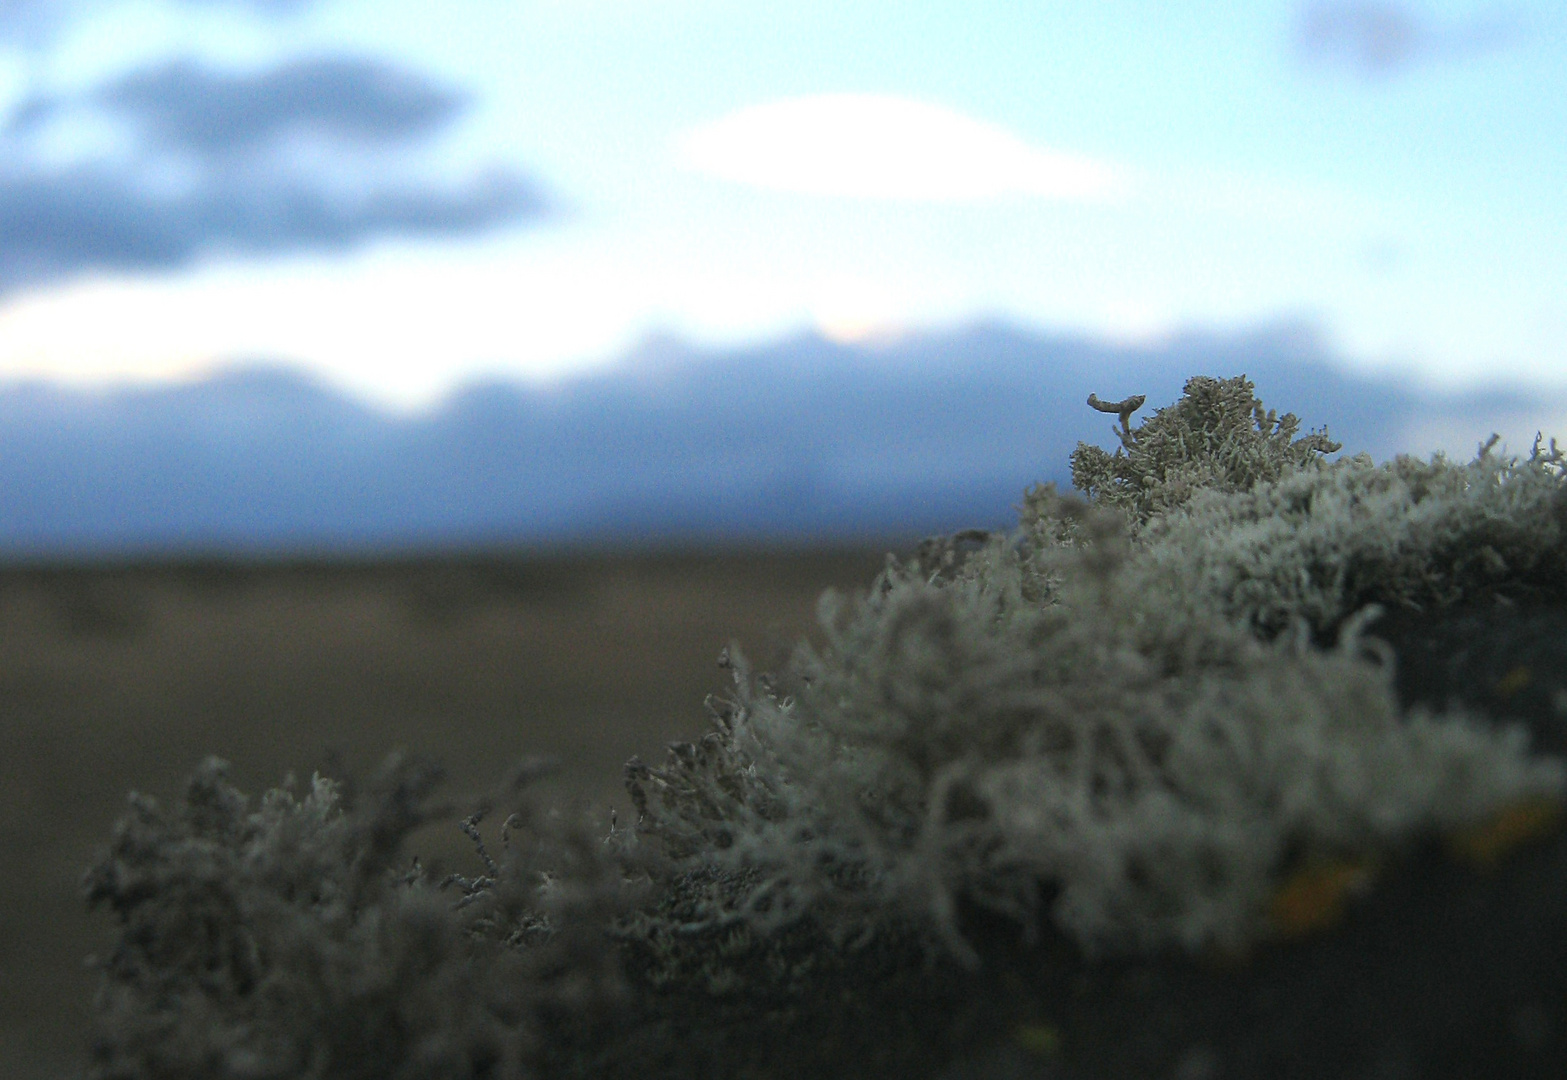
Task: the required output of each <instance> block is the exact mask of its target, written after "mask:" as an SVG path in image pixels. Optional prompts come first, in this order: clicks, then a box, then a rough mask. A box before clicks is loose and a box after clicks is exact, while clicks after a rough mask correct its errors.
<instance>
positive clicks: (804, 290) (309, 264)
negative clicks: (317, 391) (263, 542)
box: [0, 0, 1567, 409]
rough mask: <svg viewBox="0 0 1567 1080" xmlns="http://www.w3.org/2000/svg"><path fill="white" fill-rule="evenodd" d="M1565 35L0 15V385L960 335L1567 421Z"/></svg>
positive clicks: (1003, 12)
mask: <svg viewBox="0 0 1567 1080" xmlns="http://www.w3.org/2000/svg"><path fill="white" fill-rule="evenodd" d="M1564 191H1567V7H1563V6H1562V5H1560V4H1553V3H1549V2H1533V3H1520V4H1512V5H1506V6H1499V5H1496V4H1491V3H1456V2H1455V3H1436V2H1418V3H1417V2H1407V3H1391V2H1389V3H1372V2H1328V0H1290V2H1282V3H1269V2H1260V0H1250V2H1245V3H1241V2H1236V3H1224V2H1214V3H1204V4H1181V3H1168V2H1166V3H1159V2H1152V0H1149V2H1132V0H1102V2H1098V3H1091V4H1090V3H1064V2H1049V0H1032V2H1012V3H1002V2H991V0H966V2H965V3H963V4H950V3H944V4H937V3H923V2H918V0H887V2H884V0H833V2H818V0H789V2H787V3H763V2H743V0H727V2H726V0H442V2H441V3H439V4H433V3H428V2H413V0H162V2H144V0H0V379H14V378H45V379H52V380H59V381H63V382H70V383H76V384H94V383H102V382H105V381H116V380H126V379H131V380H162V379H189V378H193V377H199V376H201V375H202V374H204V373H206V372H209V371H212V370H214V369H216V368H219V367H222V366H225V365H229V364H234V363H249V362H281V363H287V364H291V365H295V366H299V367H302V368H304V369H306V370H308V371H310V372H312V373H314V374H316V375H317V376H319V377H320V378H321V379H323V380H324V381H326V382H329V383H331V384H333V385H336V386H340V387H342V388H344V389H346V390H349V391H351V392H353V393H355V394H358V395H360V396H362V397H364V398H367V399H370V400H373V401H375V402H376V403H378V404H382V405H385V406H388V407H391V408H396V409H418V408H421V407H424V406H427V405H429V404H431V403H432V402H434V401H436V400H438V399H439V398H440V396H441V395H443V394H445V393H447V392H449V391H451V390H452V389H453V388H455V387H457V386H459V385H461V384H463V383H466V382H469V381H472V380H475V379H480V378H495V377H502V378H514V379H520V380H525V381H532V382H547V381H550V380H553V379H559V378H562V377H565V376H569V375H571V374H573V373H576V372H583V371H590V370H596V369H601V368H604V367H605V366H606V365H611V364H613V363H615V362H616V361H617V359H618V358H620V357H623V356H625V355H627V354H628V352H630V351H632V350H634V349H635V347H636V346H637V344H638V343H639V342H644V341H646V340H648V339H650V338H658V337H668V336H673V337H675V338H679V339H684V340H688V341H690V342H693V343H696V344H698V345H704V346H714V347H721V346H730V345H738V344H746V343H754V342H761V341H766V340H771V339H775V338H777V337H780V336H783V335H788V334H796V333H800V332H803V331H814V332H817V333H821V334H823V335H825V336H828V337H830V338H834V339H836V340H847V341H854V340H866V341H876V340H884V339H887V338H895V337H896V336H898V335H901V334H907V333H913V332H918V331H919V330H921V329H925V328H945V327H951V326H955V325H960V324H962V323H964V322H966V321H971V320H975V319H1001V320H1006V321H1009V322H1011V323H1014V324H1016V325H1019V326H1022V327H1025V328H1031V329H1037V330H1039V331H1041V332H1047V333H1069V334H1084V335H1088V336H1091V337H1095V338H1101V339H1107V340H1112V341H1117V342H1137V343H1157V342H1158V341H1160V340H1163V339H1166V338H1168V337H1170V336H1171V335H1174V334H1177V333H1180V332H1183V331H1189V330H1193V329H1196V330H1203V331H1210V332H1212V331H1217V332H1230V331H1237V332H1239V331H1245V330H1249V329H1255V328H1257V327H1263V326H1268V325H1273V324H1277V323H1285V324H1290V325H1297V324H1298V325H1306V326H1309V327H1311V328H1312V329H1313V330H1314V331H1315V332H1317V333H1319V334H1320V335H1321V336H1322V339H1323V340H1324V341H1325V342H1327V343H1328V344H1329V345H1330V347H1331V348H1332V350H1333V351H1334V353H1335V354H1336V355H1338V356H1340V357H1342V359H1343V362H1344V363H1345V364H1346V365H1349V366H1353V367H1356V368H1360V369H1365V370H1377V371H1384V372H1395V373H1398V374H1400V375H1401V376H1407V377H1408V378H1409V379H1410V380H1412V381H1417V382H1420V383H1422V384H1426V385H1430V386H1434V387H1439V388H1447V389H1458V388H1464V387H1471V386H1480V385H1492V384H1496V383H1507V384H1512V385H1523V386H1539V387H1542V388H1544V387H1550V388H1553V389H1561V388H1564V387H1567V200H1564V199H1563V198H1562V195H1561V193H1562V192H1564Z"/></svg>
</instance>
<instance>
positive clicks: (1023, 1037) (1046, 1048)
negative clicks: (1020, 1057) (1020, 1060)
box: [1012, 1023, 1061, 1057]
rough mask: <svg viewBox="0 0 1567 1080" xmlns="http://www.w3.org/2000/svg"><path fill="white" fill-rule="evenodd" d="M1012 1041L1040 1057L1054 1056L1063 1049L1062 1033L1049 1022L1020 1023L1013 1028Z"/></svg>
mask: <svg viewBox="0 0 1567 1080" xmlns="http://www.w3.org/2000/svg"><path fill="white" fill-rule="evenodd" d="M1012 1041H1013V1042H1015V1043H1017V1044H1018V1046H1020V1047H1022V1048H1023V1049H1024V1050H1027V1051H1028V1052H1029V1053H1030V1054H1037V1055H1038V1056H1040V1057H1053V1056H1055V1055H1056V1054H1058V1053H1060V1051H1061V1033H1060V1032H1059V1031H1057V1030H1056V1029H1055V1028H1054V1027H1052V1026H1051V1025H1049V1024H1038V1023H1035V1024H1019V1025H1017V1027H1015V1028H1013V1029H1012Z"/></svg>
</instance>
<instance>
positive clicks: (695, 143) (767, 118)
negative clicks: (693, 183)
mask: <svg viewBox="0 0 1567 1080" xmlns="http://www.w3.org/2000/svg"><path fill="white" fill-rule="evenodd" d="M676 151H677V153H678V154H679V155H680V157H681V158H682V160H683V161H684V163H685V164H686V165H687V166H689V167H691V168H694V169H696V170H698V171H700V172H704V173H707V174H709V175H712V176H716V177H719V178H722V179H725V180H731V181H735V182H738V183H743V184H751V185H755V186H757V187H763V188H770V189H774V190H780V191H790V192H797V193H801V194H807V195H824V196H837V197H848V198H872V199H896V200H906V201H916V202H975V201H982V200H987V199H996V198H1003V197H1006V196H1017V195H1022V196H1033V197H1036V198H1044V199H1059V200H1100V199H1105V198H1111V197H1114V196H1116V195H1118V194H1120V193H1122V191H1123V190H1124V188H1125V186H1126V180H1125V177H1124V176H1123V175H1122V174H1121V173H1120V171H1119V170H1117V169H1116V168H1114V167H1113V166H1111V165H1110V164H1108V163H1106V162H1102V161H1098V160H1095V159H1094V158H1090V157H1086V156H1083V155H1079V154H1069V153H1063V152H1060V151H1056V150H1049V149H1045V148H1043V147H1038V146H1034V145H1031V144H1030V143H1028V142H1025V141H1024V140H1023V139H1021V138H1019V137H1018V136H1016V135H1014V134H1012V133H1011V132H1010V131H1007V130H1006V129H1005V128H1003V127H1000V126H998V125H996V124H991V123H988V122H986V121H983V120H977V119H974V118H973V117H970V116H965V115H964V114H962V113H960V112H958V111H956V110H954V109H949V108H947V107H945V106H942V105H934V104H929V103H926V102H921V101H913V100H909V99H907V98H900V97H893V96H888V95H880V94H819V95H814V96H810V97H800V98H789V99H786V100H783V101H775V102H771V103H768V104H765V105H755V106H751V107H749V108H744V109H740V110H739V111H737V112H732V113H730V114H728V115H727V116H723V117H720V118H719V119H718V120H715V121H713V122H711V123H708V124H704V125H701V126H699V127H697V128H695V129H693V130H690V131H687V132H685V133H683V134H682V135H680V136H679V137H678V138H677V139H676Z"/></svg>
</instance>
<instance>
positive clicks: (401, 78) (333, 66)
mask: <svg viewBox="0 0 1567 1080" xmlns="http://www.w3.org/2000/svg"><path fill="white" fill-rule="evenodd" d="M93 98H94V100H95V101H96V102H97V103H99V104H101V105H104V106H106V107H108V108H110V109H113V110H116V111H119V112H122V113H124V114H126V115H128V116H133V117H135V118H136V119H137V120H139V121H140V122H141V123H142V124H144V125H146V127H147V129H148V131H149V133H150V134H151V135H152V136H153V137H154V138H156V139H158V140H159V141H161V142H162V143H164V144H165V145H167V146H170V147H179V148H182V149H190V150H198V151H202V152H208V153H210V152H213V151H219V150H226V149H230V148H233V147H236V146H245V145H251V144H254V143H257V142H260V141H263V140H265V139H267V138H269V137H272V136H275V135H277V134H279V133H281V132H285V131H287V130H289V129H291V128H294V129H299V128H306V129H310V130H314V131H318V132H321V133H323V134H327V135H330V136H336V137H344V138H353V139H359V140H364V141H371V142H389V141H395V140H401V139H408V138H413V137H417V136H421V135H427V134H430V133H432V132H434V131H436V130H438V129H439V128H441V127H444V126H445V125H447V124H448V123H450V122H451V121H452V120H453V119H454V118H455V117H456V115H457V114H458V112H459V111H460V110H461V109H462V107H463V106H464V105H465V104H466V96H465V95H463V94H460V93H457V92H455V91H452V90H448V89H445V88H443V87H439V86H435V85H433V84H431V83H430V82H428V81H426V80H425V79H423V78H420V77H419V76H417V75H414V74H412V73H411V72H407V71H402V70H400V69H397V68H393V67H389V66H388V65H386V64H383V63H379V62H377V61H373V60H368V59H361V58H355V57H322V58H315V59H308V60H301V61H296V62H294V63H291V64H287V65H285V66H283V67H279V68H276V69H274V70H272V71H268V72H263V73H261V74H259V75H253V76H245V75H232V74H223V73H219V72H213V71H209V70H207V69H205V68H202V67H200V66H198V65H196V64H194V63H192V62H190V61H188V60H184V61H173V62H170V63H166V64H164V65H162V66H160V67H155V68H146V69H143V70H141V71H137V72H133V73H132V74H130V75H127V76H125V77H124V78H122V79H119V80H116V81H115V82H113V83H111V84H109V85H108V86H105V87H103V88H102V89H101V90H99V91H98V92H97V93H96V94H94V95H93Z"/></svg>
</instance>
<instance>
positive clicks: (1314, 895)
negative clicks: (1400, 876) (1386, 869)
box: [1268, 861, 1372, 937]
mask: <svg viewBox="0 0 1567 1080" xmlns="http://www.w3.org/2000/svg"><path fill="white" fill-rule="evenodd" d="M1371 877H1372V868H1371V867H1370V866H1369V865H1368V864H1367V863H1365V862H1350V861H1344V862H1329V863H1318V864H1315V865H1311V866H1306V867H1303V868H1302V869H1300V870H1297V871H1296V872H1295V873H1293V874H1291V875H1290V876H1289V878H1288V879H1286V880H1285V882H1284V884H1283V885H1281V886H1279V890H1278V892H1276V893H1274V894H1273V902H1272V903H1271V904H1270V905H1269V909H1268V914H1269V916H1270V917H1271V918H1272V920H1273V926H1274V928H1275V929H1276V930H1278V932H1279V933H1281V934H1283V935H1284V936H1285V937H1298V936H1300V935H1301V934H1308V933H1310V932H1312V931H1313V930H1323V929H1326V928H1328V927H1330V926H1333V925H1334V924H1336V923H1337V922H1338V921H1339V920H1340V919H1342V918H1343V917H1344V898H1345V897H1346V896H1348V895H1350V894H1351V893H1356V892H1360V891H1362V890H1364V889H1365V888H1366V887H1367V886H1369V885H1370V883H1371Z"/></svg>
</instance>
